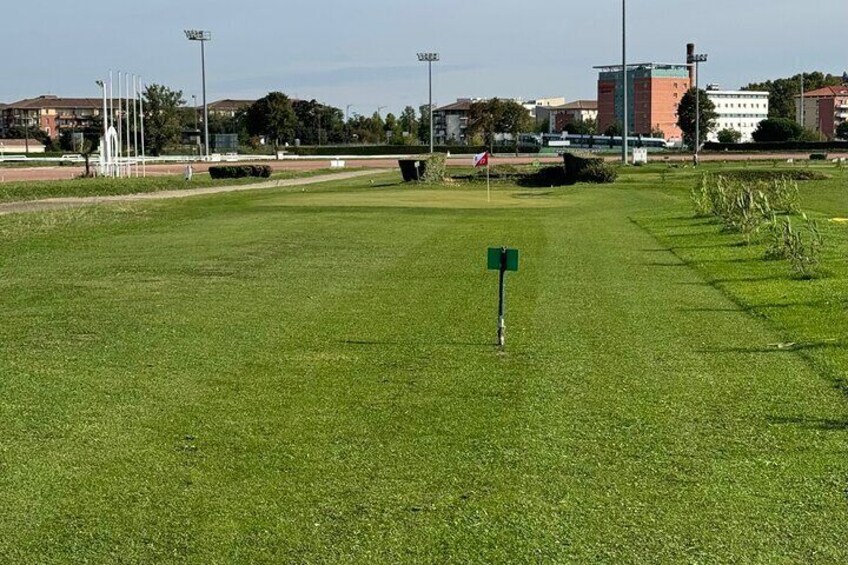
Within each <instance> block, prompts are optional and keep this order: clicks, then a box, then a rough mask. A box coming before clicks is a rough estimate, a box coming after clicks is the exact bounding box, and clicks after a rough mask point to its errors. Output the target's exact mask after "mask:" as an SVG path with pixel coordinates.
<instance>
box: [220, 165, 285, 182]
mask: <svg viewBox="0 0 848 565" xmlns="http://www.w3.org/2000/svg"><path fill="white" fill-rule="evenodd" d="M209 176H210V177H212V178H213V179H243V178H247V177H258V178H265V179H267V178H268V177H270V176H271V167H270V166H268V165H219V166H215V167H209Z"/></svg>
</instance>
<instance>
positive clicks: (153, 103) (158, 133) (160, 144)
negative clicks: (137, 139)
mask: <svg viewBox="0 0 848 565" xmlns="http://www.w3.org/2000/svg"><path fill="white" fill-rule="evenodd" d="M183 104H185V100H183V93H182V91H179V90H171V89H170V88H168V87H166V86H162V85H161V84H151V85H149V86H148V87H147V89H146V90H145V91H144V141H145V149H146V150H147V151H148V152H149V153H150V154H151V155H160V154H161V153H162V151H163V150H164V149H165V148H166V147H167V146H169V145H173V144H175V143H178V142H179V140H180V133H181V132H182V120H181V110H180V107H181V106H182V105H183Z"/></svg>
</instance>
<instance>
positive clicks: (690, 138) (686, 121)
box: [677, 88, 718, 148]
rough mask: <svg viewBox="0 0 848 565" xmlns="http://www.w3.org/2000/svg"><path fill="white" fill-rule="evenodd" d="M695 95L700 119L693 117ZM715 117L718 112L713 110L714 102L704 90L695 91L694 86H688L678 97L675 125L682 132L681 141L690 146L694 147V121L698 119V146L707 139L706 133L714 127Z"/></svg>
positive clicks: (694, 113) (694, 112)
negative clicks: (681, 96) (685, 91)
mask: <svg viewBox="0 0 848 565" xmlns="http://www.w3.org/2000/svg"><path fill="white" fill-rule="evenodd" d="M696 95H697V96H698V100H699V101H700V114H701V116H700V120H698V119H697V118H696V117H695V115H696V114H697V112H696V108H695V106H696V104H695V102H696V98H695V96H696ZM716 118H718V114H717V113H716V111H715V104H713V103H712V101H711V100H710V99H709V98H708V97H707V93H706V92H705V91H704V90H698V91H697V92H696V91H695V89H694V88H690V89H689V91H688V92H687V93H686V94H684V95H683V98H681V99H680V104H679V105H678V106H677V127H679V128H680V129H681V131H682V132H683V142H684V143H685V144H686V145H687V146H689V147H690V148H693V147H695V129H696V128H695V125H696V122H698V121H700V131H699V137H700V139H699V140H698V146H699V147H700V145H701V144H703V143H704V141H705V140H706V139H707V134H708V133H709V132H710V130H711V129H713V128H714V127H715V121H716Z"/></svg>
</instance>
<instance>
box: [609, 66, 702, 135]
mask: <svg viewBox="0 0 848 565" xmlns="http://www.w3.org/2000/svg"><path fill="white" fill-rule="evenodd" d="M596 68H597V69H599V70H600V73H599V75H598V131H599V132H603V131H604V130H606V129H607V128H608V127H610V126H611V125H614V124H622V123H623V122H624V103H623V102H624V85H623V84H622V72H621V70H622V69H621V66H620V65H618V66H606V67H596ZM693 78H694V77H693V76H692V72H691V71H690V67H689V66H688V65H680V64H667V63H640V64H633V65H628V69H627V111H628V120H627V121H628V123H629V132H630V133H631V134H633V135H637V134H642V135H649V134H650V133H651V132H652V131H656V130H659V131H662V132H663V134H664V136H665V138H666V139H667V140H672V141H677V140H681V139H682V137H683V132H681V131H680V128H678V127H677V107H678V105H679V104H680V100H681V99H682V98H683V95H684V94H686V92H687V91H688V90H689V88H690V87H691V86H692V84H693Z"/></svg>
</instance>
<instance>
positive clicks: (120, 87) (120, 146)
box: [115, 71, 124, 178]
mask: <svg viewBox="0 0 848 565" xmlns="http://www.w3.org/2000/svg"><path fill="white" fill-rule="evenodd" d="M123 76H124V75H123V74H122V72H121V71H118V119H117V122H118V156H117V157H118V158H117V159H116V160H115V176H116V177H118V178H120V177H121V159H122V158H123V156H124V109H123V108H124V96H123V88H124V79H123Z"/></svg>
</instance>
